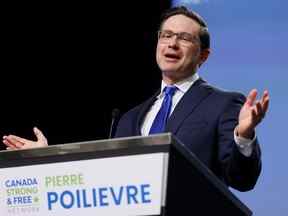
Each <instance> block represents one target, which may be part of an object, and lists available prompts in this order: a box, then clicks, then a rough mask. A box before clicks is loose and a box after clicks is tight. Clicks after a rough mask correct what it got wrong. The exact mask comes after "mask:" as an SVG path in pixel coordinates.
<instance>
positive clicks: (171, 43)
mask: <svg viewBox="0 0 288 216" xmlns="http://www.w3.org/2000/svg"><path fill="white" fill-rule="evenodd" d="M168 46H169V47H170V48H174V49H175V48H178V47H179V44H178V38H177V35H173V37H171V38H170V40H169V43H168Z"/></svg>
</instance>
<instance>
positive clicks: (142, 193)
mask: <svg viewBox="0 0 288 216" xmlns="http://www.w3.org/2000/svg"><path fill="white" fill-rule="evenodd" d="M165 154H167V153H152V154H144V155H131V156H121V157H112V158H104V159H103V158H98V159H90V160H81V161H71V162H63V163H49V164H41V165H34V166H24V167H14V168H4V169H0V183H1V188H0V189H1V190H0V194H1V201H0V212H1V215H3V214H2V213H4V212H5V215H18V214H21V215H41V216H46V215H47V216H48V215H55V216H57V215H59V216H62V215H69V216H74V215H75V216H79V215H80V214H83V215H159V214H160V211H161V199H162V197H161V194H162V192H163V188H162V179H163V177H164V176H163V175H164V173H163V166H164V164H165V162H164V160H165V158H166V159H167V157H165ZM166 163H167V162H166Z"/></svg>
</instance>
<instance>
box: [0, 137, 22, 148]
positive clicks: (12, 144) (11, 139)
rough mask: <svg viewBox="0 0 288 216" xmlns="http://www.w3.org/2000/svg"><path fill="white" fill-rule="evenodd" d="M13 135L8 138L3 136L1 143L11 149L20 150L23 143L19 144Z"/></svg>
mask: <svg viewBox="0 0 288 216" xmlns="http://www.w3.org/2000/svg"><path fill="white" fill-rule="evenodd" d="M15 137H16V136H14V135H9V136H3V143H4V144H5V145H6V146H7V147H10V148H12V149H15V148H16V149H20V148H22V147H23V146H24V144H25V143H24V142H21V141H20V140H18V139H17V138H15Z"/></svg>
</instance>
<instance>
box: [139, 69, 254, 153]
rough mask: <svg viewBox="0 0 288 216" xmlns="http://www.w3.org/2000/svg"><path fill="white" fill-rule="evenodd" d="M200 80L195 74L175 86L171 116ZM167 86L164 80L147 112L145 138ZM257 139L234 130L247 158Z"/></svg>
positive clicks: (143, 126)
mask: <svg viewBox="0 0 288 216" xmlns="http://www.w3.org/2000/svg"><path fill="white" fill-rule="evenodd" d="M198 79H199V75H198V74H197V73H195V74H194V75H192V76H190V77H188V78H186V79H184V80H182V81H180V82H177V83H175V84H174V86H176V87H177V88H178V89H177V91H176V92H175V94H174V95H173V98H172V106H171V111H170V115H171V114H172V113H173V111H174V109H175V107H176V105H177V104H178V102H179V101H180V100H181V98H182V97H183V95H184V94H185V93H186V92H187V91H188V89H189V88H190V87H191V86H192V85H193V84H194V83H195V82H196V81H197V80H198ZM166 86H167V84H166V83H165V82H164V81H163V80H162V83H161V93H160V94H159V95H158V96H157V99H156V101H155V102H154V104H153V105H152V106H151V108H150V110H149V111H148V112H147V114H146V116H145V118H144V121H143V123H142V126H141V134H142V135H143V136H148V135H149V131H150V128H151V126H152V124H153V121H154V119H155V117H156V115H157V113H158V111H159V110H160V107H161V105H162V102H163V99H164V95H165V94H164V92H163V89H164V88H165V87H166ZM255 139H256V136H255V137H254V138H253V139H252V140H250V139H245V138H243V137H239V136H237V134H236V132H235V130H234V140H235V142H236V144H237V146H238V149H239V151H240V152H241V153H242V154H243V155H245V156H246V157H249V156H250V155H251V154H252V151H253V146H252V143H253V141H254V140H255Z"/></svg>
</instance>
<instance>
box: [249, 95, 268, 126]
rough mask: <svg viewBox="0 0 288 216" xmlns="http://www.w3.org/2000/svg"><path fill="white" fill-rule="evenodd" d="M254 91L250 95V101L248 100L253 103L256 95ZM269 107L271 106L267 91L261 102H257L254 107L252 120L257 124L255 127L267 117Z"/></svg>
mask: <svg viewBox="0 0 288 216" xmlns="http://www.w3.org/2000/svg"><path fill="white" fill-rule="evenodd" d="M252 91H253V90H252ZM252 91H251V92H250V94H249V95H250V99H247V100H250V101H252V100H253V99H254V95H253V94H254V93H253V92H252ZM254 100H255V99H254ZM268 106H269V93H268V91H267V90H265V91H264V93H263V96H262V98H261V100H260V101H259V100H257V101H256V102H255V104H254V105H253V107H252V119H253V121H254V122H255V125H256V124H258V123H259V122H260V121H261V120H262V119H263V118H264V117H265V114H266V112H267V110H268Z"/></svg>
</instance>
